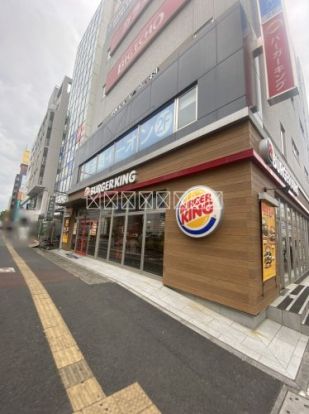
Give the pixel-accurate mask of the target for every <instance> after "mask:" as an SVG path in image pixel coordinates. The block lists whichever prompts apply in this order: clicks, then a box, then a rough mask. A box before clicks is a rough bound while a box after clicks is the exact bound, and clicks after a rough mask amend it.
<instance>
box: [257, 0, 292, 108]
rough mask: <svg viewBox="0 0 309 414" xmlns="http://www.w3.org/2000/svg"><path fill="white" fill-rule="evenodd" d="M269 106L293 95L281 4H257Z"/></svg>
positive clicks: (273, 0) (268, 0)
mask: <svg viewBox="0 0 309 414" xmlns="http://www.w3.org/2000/svg"><path fill="white" fill-rule="evenodd" d="M259 9H260V18H261V24H262V33H263V41H264V54H265V64H266V74H267V94H268V99H269V102H270V104H273V103H278V102H280V101H283V100H285V99H288V98H290V97H291V96H293V95H295V94H296V93H297V88H296V85H295V80H294V73H293V63H292V57H291V51H290V47H289V40H288V34H287V28H286V24H285V19H284V14H283V8H282V3H281V0H259Z"/></svg>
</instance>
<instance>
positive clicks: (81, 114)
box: [56, 0, 111, 200]
mask: <svg viewBox="0 0 309 414" xmlns="http://www.w3.org/2000/svg"><path fill="white" fill-rule="evenodd" d="M110 9H111V3H110V2H106V1H104V0H102V1H101V2H100V4H99V6H98V8H97V10H96V12H95V14H94V16H93V17H92V19H91V21H90V23H89V25H88V27H87V29H86V31H85V33H84V35H83V37H82V39H81V41H80V44H79V46H78V49H77V54H76V59H75V65H74V71H73V79H72V89H71V95H70V101H69V108H68V116H69V130H68V134H67V136H66V139H65V140H64V142H63V145H62V149H61V156H60V158H59V166H58V175H57V183H56V187H57V190H58V192H59V196H58V198H59V200H61V199H62V198H63V197H62V195H63V193H66V192H67V191H68V189H69V186H70V184H71V177H72V171H73V163H74V158H75V151H76V150H77V148H78V147H79V145H81V144H82V143H83V142H84V141H86V140H87V138H88V137H89V136H90V134H91V130H92V117H93V111H94V104H95V102H94V101H95V96H96V93H97V89H98V88H99V84H98V76H99V71H100V65H101V61H102V59H103V44H104V39H105V32H106V28H107V23H108V16H109V13H110Z"/></svg>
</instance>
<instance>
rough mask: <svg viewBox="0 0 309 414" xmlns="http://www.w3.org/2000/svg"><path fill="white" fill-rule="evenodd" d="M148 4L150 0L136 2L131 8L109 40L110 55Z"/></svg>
mask: <svg viewBox="0 0 309 414" xmlns="http://www.w3.org/2000/svg"><path fill="white" fill-rule="evenodd" d="M149 3H150V0H137V1H136V2H135V4H134V5H133V7H132V10H131V11H130V12H129V14H128V16H127V17H126V18H125V20H124V21H123V22H122V24H121V25H120V26H119V27H118V29H117V30H116V31H115V33H113V35H112V37H111V40H110V47H109V50H110V53H111V54H112V53H113V52H114V51H115V50H116V48H117V47H118V45H119V44H120V43H121V41H122V39H123V38H124V37H125V35H126V34H127V33H128V32H129V30H130V29H131V27H132V26H133V25H134V23H135V22H136V20H137V19H138V17H139V16H140V15H141V14H142V12H143V11H144V9H145V8H146V6H147V5H148V4H149Z"/></svg>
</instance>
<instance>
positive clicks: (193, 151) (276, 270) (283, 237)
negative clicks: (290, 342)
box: [62, 116, 309, 315]
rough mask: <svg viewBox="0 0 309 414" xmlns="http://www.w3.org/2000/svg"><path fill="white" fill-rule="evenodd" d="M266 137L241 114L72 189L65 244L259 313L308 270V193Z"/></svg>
mask: <svg viewBox="0 0 309 414" xmlns="http://www.w3.org/2000/svg"><path fill="white" fill-rule="evenodd" d="M261 143H262V144H263V145H261ZM270 143H271V141H270ZM265 145H266V146H267V147H269V142H268V141H267V139H266V137H265V138H262V137H261V135H260V131H258V129H257V128H256V126H255V125H254V124H253V123H252V122H251V121H250V120H248V119H247V117H246V116H245V117H244V118H243V119H239V120H238V121H237V122H235V123H234V124H233V125H230V126H229V127H228V128H222V129H220V130H216V131H214V132H210V133H209V134H208V135H207V140H205V139H198V140H195V142H191V143H190V145H184V146H182V147H178V148H177V149H175V151H172V152H169V153H166V154H162V155H161V156H160V157H159V158H155V159H153V160H149V161H147V162H145V163H142V164H139V165H136V166H134V169H131V170H128V171H126V172H124V173H120V174H119V175H114V176H112V177H106V178H104V179H103V180H100V181H99V182H95V183H93V185H89V186H87V187H86V188H83V189H82V190H80V191H77V192H73V193H71V194H70V196H69V201H68V203H67V214H66V216H67V217H65V218H64V227H63V235H62V248H63V249H67V250H73V251H74V252H75V253H76V254H78V255H87V256H90V257H94V258H95V259H97V260H103V261H107V262H109V263H111V264H114V265H116V266H121V267H126V268H130V269H132V270H134V271H137V272H140V273H144V274H146V275H147V274H148V275H156V276H158V277H160V278H162V283H163V284H164V285H165V286H169V287H171V288H174V289H177V290H179V291H182V292H186V293H190V294H193V295H195V296H198V297H201V298H204V299H208V300H210V301H212V302H215V303H219V304H221V305H224V306H225V307H228V308H233V309H235V310H238V311H242V312H245V313H246V314H250V315H257V314H259V313H260V312H261V311H262V310H264V309H265V308H266V307H267V305H268V304H269V303H271V302H272V301H273V300H274V299H275V298H276V297H278V295H279V292H280V290H282V289H284V288H285V287H286V286H288V285H289V284H291V283H295V282H297V281H298V280H301V279H302V278H303V277H304V276H305V275H306V274H307V272H308V270H309V257H308V230H309V229H308V213H307V211H308V200H307V199H306V198H305V196H304V194H303V193H302V192H301V191H299V193H298V196H296V194H295V193H294V192H293V191H295V190H296V189H295V188H294V189H293V188H292V187H290V186H287V181H288V180H289V178H287V172H288V171H289V170H288V167H287V166H285V169H284V171H285V173H284V174H283V173H282V171H281V174H282V175H280V174H279V172H278V171H276V170H275V168H274V167H273V166H272V165H271V164H270V162H271V160H270V159H268V158H269V157H268V154H265V151H264V148H263V146H265ZM210 148H212V152H210ZM271 150H272V151H273V148H272V147H271ZM278 162H279V159H278V160H277V164H278ZM280 162H283V161H280ZM283 175H284V176H285V178H284V177H283ZM291 177H292V173H291ZM290 179H291V178H290ZM284 180H287V181H284ZM287 187H288V189H287ZM152 277H153V276H152Z"/></svg>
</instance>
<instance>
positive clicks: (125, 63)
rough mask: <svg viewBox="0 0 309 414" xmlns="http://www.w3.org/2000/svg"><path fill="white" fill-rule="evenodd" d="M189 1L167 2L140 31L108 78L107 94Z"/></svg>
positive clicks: (170, 0)
mask: <svg viewBox="0 0 309 414" xmlns="http://www.w3.org/2000/svg"><path fill="white" fill-rule="evenodd" d="M188 1H189V0H166V1H165V2H164V3H163V4H162V6H161V7H160V8H159V9H158V10H157V11H156V13H155V14H154V15H153V16H152V17H151V19H149V21H148V22H147V23H146V24H145V26H144V27H143V28H142V29H141V30H140V32H139V33H138V35H137V36H136V38H135V39H134V40H133V42H132V43H131V44H130V45H129V47H128V48H127V49H126V51H125V52H124V53H123V54H122V55H121V57H120V58H119V59H118V61H117V62H116V64H115V66H114V67H113V68H112V69H111V70H110V72H109V73H108V74H107V77H106V83H105V92H106V93H108V92H109V91H110V90H111V89H112V88H113V87H114V86H115V84H116V83H117V82H118V81H119V80H120V78H121V77H122V76H123V75H124V74H125V72H126V71H127V70H128V69H129V68H130V66H131V65H132V64H133V62H135V60H136V59H137V58H138V57H139V56H140V55H141V53H142V52H143V50H145V49H146V48H147V46H148V45H149V44H150V42H151V41H152V40H153V39H154V38H155V37H156V36H157V35H158V34H159V33H160V31H161V30H162V29H163V28H164V27H165V26H166V25H167V24H168V23H169V22H170V20H171V19H172V18H173V17H174V16H175V15H176V13H177V12H178V11H179V10H180V9H181V8H182V7H183V6H184V5H185V4H186V3H188Z"/></svg>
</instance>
